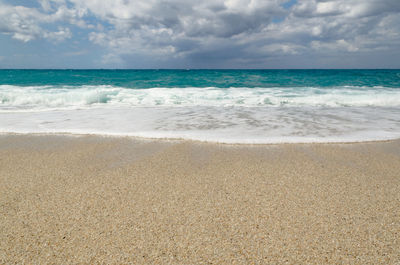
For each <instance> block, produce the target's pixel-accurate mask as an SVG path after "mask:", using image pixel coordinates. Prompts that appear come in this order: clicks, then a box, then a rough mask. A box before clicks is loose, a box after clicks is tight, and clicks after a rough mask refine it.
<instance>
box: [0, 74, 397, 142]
mask: <svg viewBox="0 0 400 265" xmlns="http://www.w3.org/2000/svg"><path fill="white" fill-rule="evenodd" d="M0 132H19V133H32V132H34V133H35V132H36V133H80V134H81V133H83V134H86V133H95V134H107V135H131V136H138V137H150V138H185V139H195V140H204V141H217V142H229V143H275V142H333V141H366V140H382V139H392V138H398V137H400V70H0Z"/></svg>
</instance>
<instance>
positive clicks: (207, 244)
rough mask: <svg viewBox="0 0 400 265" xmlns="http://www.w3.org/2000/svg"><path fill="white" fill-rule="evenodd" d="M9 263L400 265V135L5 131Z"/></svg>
mask: <svg viewBox="0 0 400 265" xmlns="http://www.w3.org/2000/svg"><path fill="white" fill-rule="evenodd" d="M0 194H1V196H0V263H1V264H14V263H18V264H20V263H30V264H46V263H56V264H61V263H63V264H77V263H86V264H95V263H102V264H126V263H130V262H131V263H132V264H167V263H172V264H400V141H388V142H375V143H355V144H281V145H259V146H250V145H248V146H246V145H219V144H208V143H198V142H189V141H150V140H143V141H138V140H133V139H130V138H112V137H97V136H81V137H72V136H71V137H69V136H60V135H58V136H57V135H42V136H40V135H3V136H0Z"/></svg>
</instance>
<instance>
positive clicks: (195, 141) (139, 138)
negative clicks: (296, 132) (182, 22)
mask: <svg viewBox="0 0 400 265" xmlns="http://www.w3.org/2000/svg"><path fill="white" fill-rule="evenodd" d="M2 136H60V137H98V138H114V139H131V140H132V141H144V142H148V141H153V142H157V141H160V142H188V143H193V144H210V145H213V144H215V145H226V146H244V147H245V146H270V145H325V144H327V145H331V144H332V145H335V144H368V143H372V144H373V143H386V142H393V141H394V142H396V141H400V138H397V137H396V138H388V139H381V140H379V139H378V140H358V141H357V140H354V141H340V140H338V141H326V142H324V141H321V142H319V141H310V142H306V141H305V142H285V141H282V142H259V143H257V142H254V143H252V142H249V143H247V142H222V141H221V142H219V141H208V140H198V139H190V138H173V137H171V138H169V137H165V138H157V137H144V136H134V135H123V134H107V133H105V134H98V133H71V132H54V133H52V132H44V133H42V132H38V133H32V132H27V133H20V132H0V137H2Z"/></svg>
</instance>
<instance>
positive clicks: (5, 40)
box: [0, 0, 400, 68]
mask: <svg viewBox="0 0 400 265" xmlns="http://www.w3.org/2000/svg"><path fill="white" fill-rule="evenodd" d="M399 25H400V0H203V1H200V0H0V68H400V26H399Z"/></svg>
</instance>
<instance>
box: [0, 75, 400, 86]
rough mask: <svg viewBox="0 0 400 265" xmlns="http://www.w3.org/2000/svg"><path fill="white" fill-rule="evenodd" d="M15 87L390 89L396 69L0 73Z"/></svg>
mask: <svg viewBox="0 0 400 265" xmlns="http://www.w3.org/2000/svg"><path fill="white" fill-rule="evenodd" d="M0 84H2V85H4V84H8V85H16V86H45V85H52V86H83V85H87V86H97V85H109V86H116V87H125V88H131V89H143V88H153V87H219V88H229V87H337V86H358V87H363V86H364V87H377V86H383V87H391V88H400V70H0Z"/></svg>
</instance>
